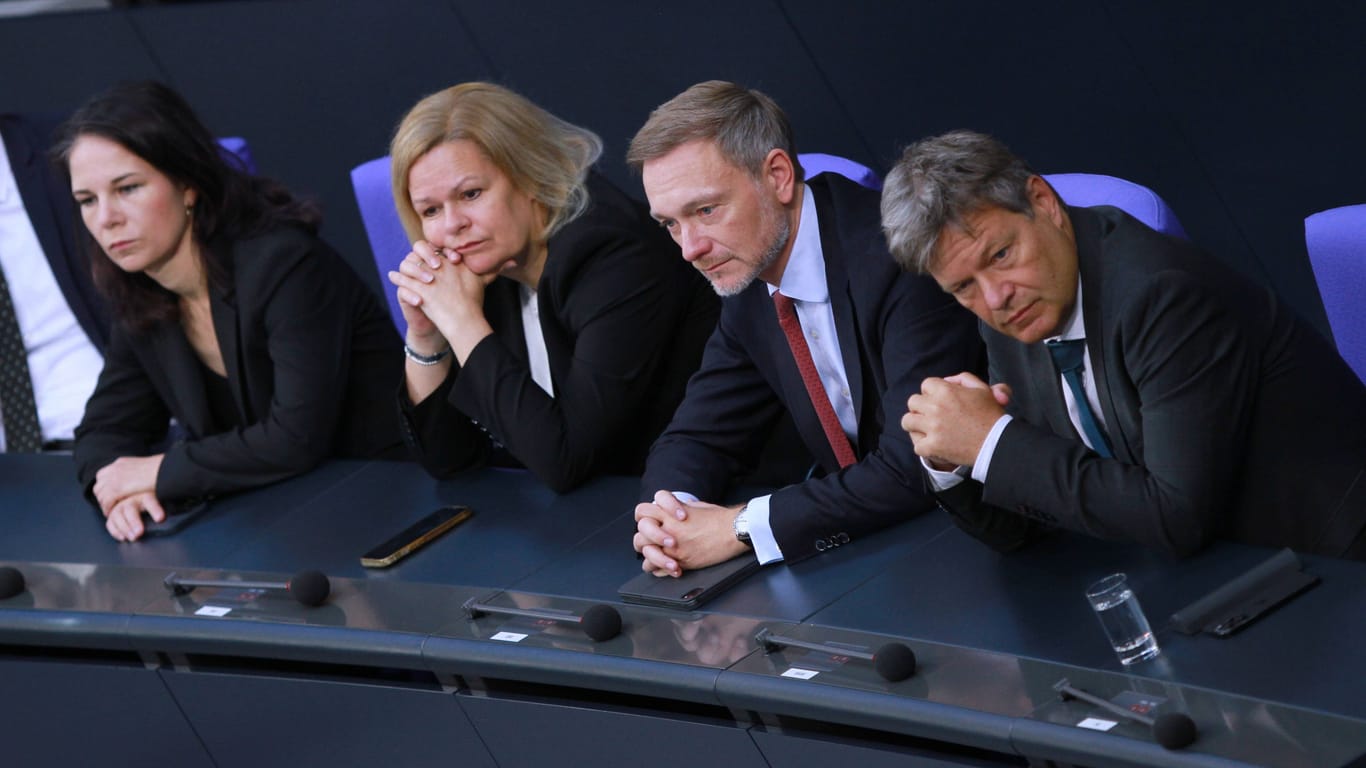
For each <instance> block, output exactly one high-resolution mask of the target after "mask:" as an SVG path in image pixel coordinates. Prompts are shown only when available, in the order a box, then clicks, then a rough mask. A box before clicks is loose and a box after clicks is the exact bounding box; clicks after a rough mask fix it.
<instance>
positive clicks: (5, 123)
mask: <svg viewBox="0 0 1366 768" xmlns="http://www.w3.org/2000/svg"><path fill="white" fill-rule="evenodd" d="M60 122H61V121H60V120H59V119H58V118H56V117H51V116H41V115H15V114H0V135H3V136H4V139H5V153H6V154H7V155H9V163H10V169H11V171H12V173H13V174H14V180H15V182H16V183H17V184H18V186H19V196H20V197H21V198H22V199H23V201H24V209H25V210H26V211H27V212H28V218H29V221H30V222H31V223H32V224H33V230H34V231H35V232H36V233H37V234H38V243H39V244H40V245H42V247H43V253H44V254H45V255H46V256H47V261H48V264H49V265H51V267H52V275H53V276H54V277H56V278H57V286H58V287H59V288H60V289H61V291H62V296H63V297H64V298H65V299H66V303H67V306H69V307H70V308H71V312H72V314H74V315H75V316H76V322H78V323H80V325H81V328H82V330H84V331H85V335H86V336H87V337H89V339H90V342H91V343H92V344H94V345H95V348H96V349H98V350H99V351H100V352H104V350H105V348H106V347H107V346H108V345H109V313H108V311H107V309H106V307H105V303H104V300H103V298H102V297H101V296H100V295H99V294H98V293H97V292H96V290H95V285H94V283H92V282H91V279H90V262H89V261H88V260H87V257H86V253H85V250H84V249H83V248H81V247H79V246H78V245H77V244H76V242H75V231H76V229H75V227H76V226H77V221H76V216H75V209H74V207H73V206H72V204H71V190H70V189H69V188H67V187H65V186H64V185H63V183H62V180H61V179H59V178H58V176H57V174H55V173H53V172H52V167H51V165H50V163H49V162H48V158H47V151H48V148H49V147H50V146H51V144H52V138H53V136H54V134H55V133H56V131H57V127H58V126H59V125H60Z"/></svg>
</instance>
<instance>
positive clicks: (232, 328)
mask: <svg viewBox="0 0 1366 768" xmlns="http://www.w3.org/2000/svg"><path fill="white" fill-rule="evenodd" d="M209 316H210V317H212V318H213V333H214V336H215V337H216V338H217V339H218V352H219V354H221V355H222V356H223V370H224V372H225V373H226V374H227V378H228V388H229V389H230V390H231V391H232V401H233V404H234V406H235V407H236V408H237V412H238V416H239V417H241V418H243V419H244V421H245V423H248V424H250V423H252V422H255V421H257V420H258V419H259V418H260V417H261V415H262V414H257V413H255V412H254V411H255V410H256V408H255V404H254V403H252V401H251V398H250V397H249V395H250V394H251V391H250V390H251V387H250V386H248V380H247V377H248V376H249V375H250V371H248V370H247V369H246V366H245V365H244V364H243V361H242V359H241V356H240V355H241V352H242V344H241V339H239V338H238V324H237V305H236V302H235V297H234V296H232V295H231V294H228V295H222V296H220V295H219V294H218V292H217V291H215V290H213V289H212V288H210V289H209ZM190 354H191V355H193V354H194V353H193V352H191V353H190ZM202 391H203V388H202V387H201V392H202Z"/></svg>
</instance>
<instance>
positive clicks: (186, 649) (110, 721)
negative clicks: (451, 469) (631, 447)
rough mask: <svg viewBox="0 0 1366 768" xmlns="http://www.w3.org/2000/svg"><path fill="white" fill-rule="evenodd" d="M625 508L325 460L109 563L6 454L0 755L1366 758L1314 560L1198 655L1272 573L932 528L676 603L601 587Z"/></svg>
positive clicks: (87, 526)
mask: <svg viewBox="0 0 1366 768" xmlns="http://www.w3.org/2000/svg"><path fill="white" fill-rule="evenodd" d="M636 491H637V482H636V480H635V479H631V478H604V479H600V480H598V481H595V482H593V483H590V484H589V485H588V486H586V487H584V488H582V489H580V490H578V491H575V492H574V493H571V494H566V495H556V494H554V493H552V492H550V491H548V490H546V489H545V488H543V487H541V486H540V485H539V484H538V483H537V482H536V481H535V480H534V479H533V478H531V477H530V476H528V475H525V474H523V473H519V472H510V471H501V470H485V471H478V472H471V473H468V474H465V475H463V476H460V477H457V478H455V479H452V480H448V481H444V482H436V481H433V480H431V479H430V478H428V477H427V476H426V475H424V474H423V473H422V471H421V470H420V469H419V468H418V467H416V466H410V465H403V464H393V463H363V462H337V463H332V464H329V465H327V466H324V467H323V468H321V469H319V470H317V471H315V472H313V473H310V474H308V475H306V476H303V477H300V478H297V479H295V480H292V481H289V482H285V483H281V484H279V485H276V486H272V487H270V488H266V489H262V490H260V491H256V492H253V493H248V494H242V495H239V496H236V497H232V498H225V499H219V500H217V501H215V502H214V504H213V505H212V508H211V509H210V510H209V512H208V513H206V514H205V515H204V516H203V517H201V518H200V519H198V520H197V521H196V522H194V523H193V524H192V525H190V526H188V527H186V528H185V529H184V530H182V531H180V532H179V533H177V534H174V535H171V536H166V537H161V538H153V539H146V540H144V541H141V542H137V543H134V544H119V543H117V542H115V541H113V540H112V539H111V538H109V536H108V534H106V533H105V531H104V527H103V524H102V521H101V520H100V519H99V515H98V513H97V512H96V511H94V510H93V509H92V508H91V507H90V506H89V505H88V504H86V502H85V501H84V500H82V499H81V497H80V494H79V492H78V489H77V487H76V482H75V480H74V472H73V469H72V466H71V463H70V460H69V459H67V458H64V457H52V456H31V457H23V456H0V520H2V521H3V526H4V527H3V534H0V563H3V564H7V565H12V566H14V567H16V568H19V569H20V570H21V571H22V572H23V574H24V576H25V579H26V581H27V584H28V589H27V591H26V592H24V593H21V594H19V595H17V596H15V597H12V598H9V599H7V600H0V681H3V688H0V691H2V692H3V699H0V750H3V753H0V754H3V757H0V765H4V766H16V767H17V766H23V767H27V766H85V765H91V766H122V765H127V766H149V765H157V766H161V765H165V766H218V768H227V767H228V766H250V767H251V768H262V767H263V766H314V765H317V766H353V765H354V766H375V765H385V766H428V765H431V766H447V765H450V766H457V765H458V766H504V767H507V766H551V765H565V766H578V765H585V766H641V765H646V766H650V767H651V768H662V767H667V766H688V767H689V768H692V767H694V766H755V767H756V768H761V767H763V766H771V767H774V768H776V767H778V766H822V768H828V766H830V765H832V764H836V765H845V766H873V767H874V768H878V767H881V766H934V767H944V766H1000V765H1038V766H1048V765H1056V766H1062V765H1085V766H1168V765H1169V766H1237V765H1268V766H1306V767H1311V768H1331V767H1333V766H1348V765H1353V764H1360V765H1366V758H1363V754H1366V653H1363V651H1362V647H1363V644H1364V643H1366V566H1363V565H1361V564H1357V563H1348V562H1340V561H1335V560H1329V559H1324V558H1314V557H1303V558H1302V561H1303V563H1304V567H1305V570H1306V571H1308V572H1311V573H1314V574H1316V575H1319V576H1321V577H1322V583H1320V584H1319V585H1318V586H1316V587H1314V588H1312V589H1310V590H1309V591H1307V592H1305V593H1303V594H1301V595H1300V596H1298V597H1297V598H1295V599H1294V600H1292V601H1290V602H1289V603H1287V604H1285V605H1283V606H1282V607H1281V608H1279V609H1277V610H1276V611H1274V612H1273V613H1271V614H1269V615H1268V616H1266V617H1264V618H1263V619H1262V620H1260V621H1258V622H1256V623H1254V624H1252V625H1251V626H1248V627H1247V628H1246V629H1244V630H1242V631H1241V632H1239V633H1237V634H1234V635H1232V636H1230V637H1227V638H1217V637H1213V636H1210V635H1195V636H1187V635H1182V634H1178V633H1176V632H1175V631H1173V630H1171V629H1170V628H1169V627H1168V621H1167V618H1166V617H1168V616H1170V615H1171V614H1172V613H1173V612H1174V611H1176V610H1178V609H1180V608H1182V607H1183V606H1185V605H1187V604H1189V603H1190V602H1192V601H1193V600H1195V599H1197V598H1199V597H1201V596H1202V595H1204V594H1206V593H1208V592H1210V591H1211V590H1213V589H1215V588H1217V587H1218V586H1220V585H1222V584H1224V583H1226V582H1228V581H1229V580H1231V579H1233V578H1235V577H1237V576H1239V575H1241V574H1243V573H1245V572H1246V571H1248V570H1249V569H1251V568H1253V567H1254V566H1256V565H1257V564H1258V563H1260V562H1262V561H1263V560H1265V559H1266V558H1267V557H1269V556H1270V555H1272V554H1274V553H1273V552H1272V551H1270V550H1261V549H1257V548H1252V547H1242V546H1236V545H1228V544H1222V545H1218V546H1216V547H1213V548H1212V549H1210V550H1209V551H1207V552H1205V553H1203V554H1201V555H1198V556H1196V557H1193V558H1189V559H1186V560H1182V561H1171V560H1169V559H1167V558H1164V557H1162V556H1160V555H1157V554H1155V553H1152V552H1149V551H1146V550H1142V549H1140V548H1136V547H1130V546H1125V545H1117V544H1110V543H1105V542H1096V541H1090V540H1083V539H1080V538H1077V537H1071V536H1065V535H1059V536H1057V537H1055V538H1052V539H1049V540H1047V541H1044V542H1041V543H1040V544H1038V545H1036V546H1033V547H1031V548H1029V549H1028V550H1026V551H1023V552H1019V553H1015V554H1011V555H998V554H996V553H994V552H991V551H990V550H988V549H987V548H986V547H984V546H982V545H980V544H978V543H977V542H975V541H973V540H971V539H970V538H968V537H967V536H965V535H964V534H962V533H960V532H959V531H958V530H957V529H956V528H954V527H953V526H952V525H951V524H950V523H949V521H948V520H947V518H945V517H944V516H943V515H942V514H940V513H935V514H930V515H925V516H922V517H919V518H916V519H912V520H908V521H907V522H905V523H903V524H901V525H899V526H897V527H895V528H893V529H891V530H888V531H886V532H883V533H882V534H879V535H877V536H871V537H866V538H864V539H862V540H859V541H854V542H852V543H850V544H848V545H846V546H843V547H839V548H838V549H835V550H833V551H831V552H828V553H826V554H824V555H821V556H818V557H815V558H812V559H809V560H807V561H804V562H800V563H797V564H795V565H792V566H776V567H769V568H765V569H764V570H763V571H762V572H760V573H759V574H758V575H756V576H753V577H751V578H749V579H748V580H747V581H745V582H743V583H741V584H740V585H738V586H736V587H735V588H734V589H732V590H731V591H729V592H727V593H726V594H725V595H723V596H721V597H719V598H717V599H716V600H715V601H713V602H711V603H708V604H707V605H705V606H704V607H703V608H702V609H701V610H699V611H696V612H674V611H668V610H664V609H653V608H642V607H637V606H629V605H624V604H622V603H620V602H619V601H618V599H617V594H616V589H617V587H618V586H619V585H621V584H622V583H623V582H625V581H626V580H627V579H629V578H631V577H632V576H633V575H635V574H636V573H637V572H638V569H639V564H638V562H637V560H636V559H635V558H634V557H633V555H632V553H631V550H630V543H629V539H630V535H631V532H632V530H633V523H632V519H631V510H632V508H633V506H634V502H635V497H636ZM450 503H461V504H467V505H469V506H470V507H472V508H474V509H475V510H476V515H475V517H474V518H473V519H471V520H470V521H468V522H467V523H465V524H464V525H462V526H461V527H459V528H457V529H456V530H455V531H453V532H451V533H449V534H447V535H446V536H444V537H443V538H441V539H439V540H437V541H436V542H435V543H434V544H432V545H431V546H429V547H427V548H426V549H424V550H422V551H420V552H418V553H417V554H415V555H413V556H412V557H410V558H408V559H407V560H404V561H403V562H401V563H399V564H398V565H396V566H394V567H392V568H390V569H387V570H367V569H364V568H362V567H361V566H360V563H359V556H360V554H361V553H362V552H364V551H366V550H367V549H369V548H370V547H371V546H373V545H375V544H377V543H378V542H380V541H381V540H383V539H385V538H387V537H388V536H389V535H391V534H393V533H395V532H397V531H398V530H400V529H401V528H403V527H405V526H406V525H408V524H409V523H411V522H413V521H415V520H417V519H418V518H420V517H421V516H423V515H424V514H426V513H427V512H428V511H430V510H432V509H434V508H436V507H437V506H440V505H442V504H450ZM309 568H316V569H319V570H322V571H323V572H325V573H327V574H328V575H329V576H330V577H332V595H331V597H330V598H329V599H328V601H327V602H326V603H325V604H324V605H322V606H319V607H316V608H307V607H304V606H302V605H299V604H298V603H296V602H295V601H293V600H291V599H289V598H288V597H287V596H278V595H276V594H273V593H263V592H261V591H258V590H242V589H228V588H217V589H214V588H199V589H196V590H194V591H192V592H190V593H189V594H186V595H180V596H176V595H172V594H171V593H170V592H169V591H168V590H167V589H166V588H165V587H164V585H163V583H162V582H163V579H164V578H165V576H166V575H167V574H168V573H170V572H171V571H176V572H178V573H179V574H180V575H182V576H186V577H197V578H214V579H229V580H238V579H243V580H267V581H270V580H283V579H286V578H288V577H289V576H290V575H292V574H294V573H296V572H299V571H301V570H304V569H309ZM1113 571H1125V572H1127V573H1128V574H1129V578H1130V581H1131V583H1132V584H1133V585H1134V587H1135V590H1136V592H1137V593H1138V595H1139V597H1140V598H1141V600H1142V602H1143V605H1144V607H1145V609H1146V612H1147V614H1148V616H1149V618H1150V619H1151V620H1152V622H1153V625H1154V628H1155V629H1156V630H1157V632H1158V637H1159V641H1160V642H1161V644H1162V649H1163V650H1162V655H1161V656H1160V657H1158V659H1156V660H1154V661H1151V662H1147V663H1143V664H1139V665H1136V666H1134V667H1132V668H1128V669H1125V668H1123V667H1121V666H1120V664H1119V662H1118V661H1117V660H1116V659H1115V657H1114V655H1113V653H1111V651H1110V650H1109V648H1108V646H1107V643H1106V641H1105V638H1104V636H1103V635H1102V633H1101V629H1100V626H1099V624H1098V623H1097V622H1096V620H1095V618H1094V617H1093V616H1092V614H1091V611H1090V608H1089V607H1088V606H1087V604H1086V601H1085V599H1084V597H1083V594H1082V593H1083V590H1084V588H1085V587H1086V585H1087V584H1089V583H1090V582H1091V581H1093V580H1094V579H1096V578H1098V577H1100V576H1102V575H1104V574H1106V573H1110V572H1113ZM471 599H477V600H479V601H481V602H484V603H490V604H493V605H503V606H508V607H520V608H534V609H541V610H547V611H570V612H576V613H577V612H582V611H583V610H585V609H587V608H589V607H591V606H593V605H595V604H600V603H607V604H611V605H612V606H613V607H615V608H616V609H618V610H619V612H620V613H621V615H622V618H623V630H622V632H621V634H620V635H619V636H617V637H614V638H611V639H609V640H606V641H603V642H594V641H592V640H591V639H589V638H588V637H586V636H585V635H584V634H583V633H582V632H580V631H578V630H577V629H575V628H571V627H566V626H564V625H558V624H548V623H545V622H538V621H535V620H532V619H526V618H519V617H511V616H506V615H496V614H487V615H483V616H480V617H478V618H473V619H471V618H469V617H468V616H467V614H466V612H465V611H464V609H463V606H464V604H465V603H466V601H468V600H471ZM224 610H227V613H226V615H221V616H214V615H208V614H212V613H222V612H223V611H224ZM765 629H767V630H768V631H769V632H770V633H774V634H780V635H783V636H787V637H793V638H798V639H804V640H806V641H808V642H817V643H823V644H829V645H834V646H836V647H837V648H843V649H849V650H852V651H864V652H868V651H871V650H872V649H876V648H878V647H879V646H881V645H883V644H884V643H887V642H902V643H904V644H906V645H907V646H909V647H910V648H911V649H913V650H914V651H915V653H916V655H917V657H918V659H919V668H918V670H917V672H916V674H915V675H914V676H912V677H910V678H908V679H906V680H903V681H900V682H887V681H885V680H883V679H882V678H881V677H879V676H878V675H877V674H876V673H875V672H874V671H873V669H872V668H871V667H870V666H869V665H868V664H867V663H866V662H863V661H859V660H857V659H852V658H850V657H848V656H845V655H842V654H838V653H835V654H831V653H821V652H816V651H807V650H800V649H794V648H791V647H788V648H784V649H781V650H774V651H770V652H765V651H764V650H763V649H761V648H759V647H757V645H756V643H755V640H754V637H755V635H756V633H758V632H759V631H761V630H765ZM495 636H496V637H500V638H508V639H507V640H500V639H495ZM793 670H798V671H801V670H806V671H805V672H804V673H801V674H799V675H798V676H794V672H793ZM812 673H815V674H814V676H812ZM803 677H805V678H808V679H802V678H803ZM1064 678H1066V679H1067V680H1069V681H1070V682H1071V684H1072V685H1073V686H1076V687H1078V688H1082V689H1085V690H1087V691H1089V692H1091V693H1094V694H1096V695H1098V696H1100V697H1102V698H1105V699H1109V700H1112V701H1115V702H1119V703H1123V704H1129V703H1132V702H1133V701H1136V700H1139V699H1146V700H1149V701H1153V702H1157V703H1158V704H1159V707H1158V709H1157V710H1155V713H1162V712H1166V711H1178V712H1185V713H1187V714H1189V715H1190V716H1191V718H1192V719H1193V720H1194V721H1195V723H1196V725H1197V727H1198V728H1199V738H1198V739H1197V741H1196V742H1195V743H1194V744H1192V745H1191V746H1189V747H1187V748H1185V749H1179V750H1167V749H1164V748H1162V747H1160V746H1158V745H1157V744H1156V743H1155V742H1154V741H1153V737H1152V735H1151V733H1150V732H1149V729H1147V728H1146V727H1144V726H1142V725H1139V724H1136V723H1130V722H1127V721H1121V722H1119V724H1117V725H1115V726H1114V727H1113V728H1111V729H1110V730H1108V731H1105V732H1102V731H1097V730H1091V729H1087V728H1082V727H1078V723H1080V722H1081V721H1082V720H1083V719H1086V718H1088V717H1089V718H1099V719H1111V720H1119V718H1114V717H1113V716H1110V715H1107V714H1106V713H1104V712H1103V711H1101V710H1099V709H1097V708H1094V707H1092V706H1090V705H1087V704H1085V703H1083V702H1080V701H1076V700H1072V701H1062V700H1061V699H1059V698H1058V695H1057V694H1056V693H1055V691H1054V687H1053V686H1054V684H1055V683H1057V682H1058V681H1059V680H1061V679H1064Z"/></svg>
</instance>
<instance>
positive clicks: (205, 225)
mask: <svg viewBox="0 0 1366 768" xmlns="http://www.w3.org/2000/svg"><path fill="white" fill-rule="evenodd" d="M82 136H99V137H101V138H104V139H108V140H109V141H113V142H115V143H117V144H119V145H120V146H122V147H123V148H124V149H127V150H128V151H129V152H132V153H133V154H135V155H137V156H138V157H140V158H142V159H143V160H145V161H147V162H148V163H149V164H151V165H152V166H153V167H154V168H156V169H157V170H158V171H160V172H161V173H163V174H165V175H166V176H167V177H168V178H169V179H170V180H171V181H173V182H175V183H176V184H179V185H181V186H183V187H188V188H191V189H194V190H195V192H196V193H197V200H196V203H195V206H194V212H193V222H192V227H193V233H192V236H193V237H194V238H195V241H196V242H197V243H198V244H199V246H200V253H201V254H202V258H203V259H204V268H205V271H206V272H207V273H208V277H209V280H210V282H211V283H213V284H214V285H215V286H217V287H219V288H223V287H226V285H227V284H228V283H229V282H230V281H231V277H230V276H231V274H232V268H231V264H229V263H228V260H229V254H230V252H231V248H232V244H233V242H234V241H236V240H239V239H242V238H246V237H251V236H253V235H256V234H260V233H262V232H264V231H266V230H267V229H270V228H273V227H275V226H279V225H283V224H292V225H297V226H301V227H303V228H305V229H307V230H308V231H310V232H314V233H316V232H317V229H318V225H319V223H320V222H321V219H322V217H321V215H320V213H319V211H318V209H317V207H316V206H314V205H313V204H312V203H309V202H305V201H300V200H297V199H295V198H294V196H293V195H291V194H290V193H289V191H288V190H286V189H285V188H284V187H283V186H282V185H280V184H279V183H277V182H275V181H273V180H270V179H265V178H259V177H255V176H252V175H251V174H249V173H248V172H247V171H246V169H245V168H244V166H243V164H242V162H241V160H240V159H239V158H237V156H236V155H233V154H232V153H231V152H229V151H228V150H225V149H223V148H222V147H221V146H220V145H219V144H218V142H217V141H216V140H215V139H214V137H213V134H211V133H210V132H209V130H208V129H207V128H205V127H204V124H203V123H202V122H200V120H199V118H198V117H196V116H195V114H194V111H193V110H191V109H190V105H189V104H187V103H186V102H185V100H184V99H183V98H181V96H180V94H178V93H176V92H175V91H173V90H171V89H170V88H169V87H167V86H165V85H162V84H161V83H158V82H155V81H150V80H148V81H141V82H133V83H120V84H118V85H115V86H114V87H112V88H110V89H109V90H107V91H104V92H103V93H101V94H99V95H97V96H95V97H94V98H92V99H90V100H89V101H87V102H86V103H85V104H84V105H83V106H81V107H80V108H79V109H77V110H76V111H75V112H74V113H73V114H72V115H71V117H70V118H68V119H67V121H66V122H65V123H63V124H62V127H61V129H60V130H59V131H58V136H57V141H56V143H55V144H54V145H53V148H52V152H51V157H52V161H53V162H54V163H55V164H56V165H57V166H58V168H59V170H60V171H61V173H63V174H64V175H65V176H66V178H68V179H69V178H70V166H69V162H70V159H71V149H72V147H73V146H74V145H75V143H76V140H77V139H79V138H80V137H82ZM76 229H77V238H76V239H77V241H78V242H83V243H85V247H86V249H87V251H88V252H89V256H90V272H91V274H92V276H93V277H94V281H95V285H96V287H97V288H99V290H100V292H101V293H103V294H104V295H105V297H106V298H108V299H109V303H110V307H111V311H112V312H113V314H114V317H115V318H116V319H117V320H118V321H119V322H121V323H123V324H124V325H125V326H126V327H128V328H129V329H131V330H133V331H144V330H147V329H148V328H150V327H152V326H153V325H156V324H158V323H161V322H166V321H171V320H175V319H177V318H178V317H179V315H180V307H179V302H178V299H177V297H176V296H175V294H173V293H171V292H170V291H168V290H166V289H165V288H162V287H161V286H160V285H158V284H157V283H156V281H154V280H152V278H150V277H148V276H147V275H145V274H141V273H128V272H124V271H123V270H122V269H120V268H119V267H118V266H117V265H116V264H114V262H113V261H111V260H110V259H108V258H106V257H105V256H104V253H103V251H102V250H101V249H100V246H99V244H98V243H97V242H96V241H95V239H94V237H92V236H91V235H90V233H89V231H87V230H86V228H85V227H84V226H83V225H82V224H81V222H80V221H79V220H78V221H77V222H76Z"/></svg>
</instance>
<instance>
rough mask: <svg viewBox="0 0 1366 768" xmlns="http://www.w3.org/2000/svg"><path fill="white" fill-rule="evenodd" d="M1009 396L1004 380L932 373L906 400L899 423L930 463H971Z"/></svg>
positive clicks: (942, 467) (937, 465) (949, 465)
mask: <svg viewBox="0 0 1366 768" xmlns="http://www.w3.org/2000/svg"><path fill="white" fill-rule="evenodd" d="M1010 397H1011V392H1010V386H1009V385H1007V384H992V385H991V386H987V384H986V382H984V381H982V380H981V379H979V378H977V377H976V376H974V375H972V374H971V373H966V372H965V373H959V374H955V375H953V376H947V377H945V378H942V379H941V378H938V377H931V378H928V379H925V381H924V382H923V383H921V385H920V393H919V394H916V395H911V397H910V399H909V400H907V401H906V415H905V416H902V417H901V428H902V429H904V430H906V433H907V434H908V435H910V438H911V442H913V443H914V444H915V452H916V455H918V456H921V457H922V458H924V459H925V460H926V462H927V463H929V465H930V466H931V467H933V468H934V469H937V470H943V471H948V470H952V469H953V468H955V467H959V466H972V465H973V463H974V462H976V461H977V454H978V453H979V452H980V451H981V450H982V443H984V442H985V441H986V438H987V435H988V434H989V433H990V432H991V428H992V426H993V425H995V423H996V422H997V420H999V419H1000V418H1001V416H1002V414H1004V413H1005V406H1007V405H1009V404H1010Z"/></svg>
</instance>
